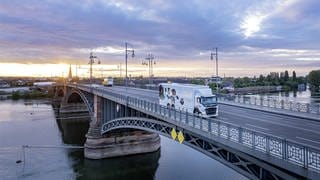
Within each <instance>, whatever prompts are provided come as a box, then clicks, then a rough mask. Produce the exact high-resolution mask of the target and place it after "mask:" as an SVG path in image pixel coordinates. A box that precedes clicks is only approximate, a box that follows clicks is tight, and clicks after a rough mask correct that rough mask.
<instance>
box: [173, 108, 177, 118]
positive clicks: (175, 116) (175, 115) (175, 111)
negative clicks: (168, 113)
mask: <svg viewBox="0 0 320 180" xmlns="http://www.w3.org/2000/svg"><path fill="white" fill-rule="evenodd" d="M174 120H175V121H176V120H177V110H176V109H174Z"/></svg>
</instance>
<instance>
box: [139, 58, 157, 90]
mask: <svg viewBox="0 0 320 180" xmlns="http://www.w3.org/2000/svg"><path fill="white" fill-rule="evenodd" d="M145 60H147V62H142V65H146V66H148V68H149V84H152V83H153V65H155V64H156V62H155V61H154V56H153V54H151V53H149V54H147V56H146V57H145Z"/></svg>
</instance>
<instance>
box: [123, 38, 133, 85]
mask: <svg viewBox="0 0 320 180" xmlns="http://www.w3.org/2000/svg"><path fill="white" fill-rule="evenodd" d="M128 45H130V46H131V49H128ZM125 46H126V87H128V53H131V57H132V58H133V57H134V49H133V46H132V45H131V44H129V43H127V42H125Z"/></svg>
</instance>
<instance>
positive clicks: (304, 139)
mask: <svg viewBox="0 0 320 180" xmlns="http://www.w3.org/2000/svg"><path fill="white" fill-rule="evenodd" d="M296 138H297V139H302V140H305V141H309V142H313V143H317V144H320V142H319V141H314V140H311V139H307V138H303V137H299V136H296Z"/></svg>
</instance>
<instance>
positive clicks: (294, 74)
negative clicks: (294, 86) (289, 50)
mask: <svg viewBox="0 0 320 180" xmlns="http://www.w3.org/2000/svg"><path fill="white" fill-rule="evenodd" d="M292 81H297V75H296V71H293V72H292Z"/></svg>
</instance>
